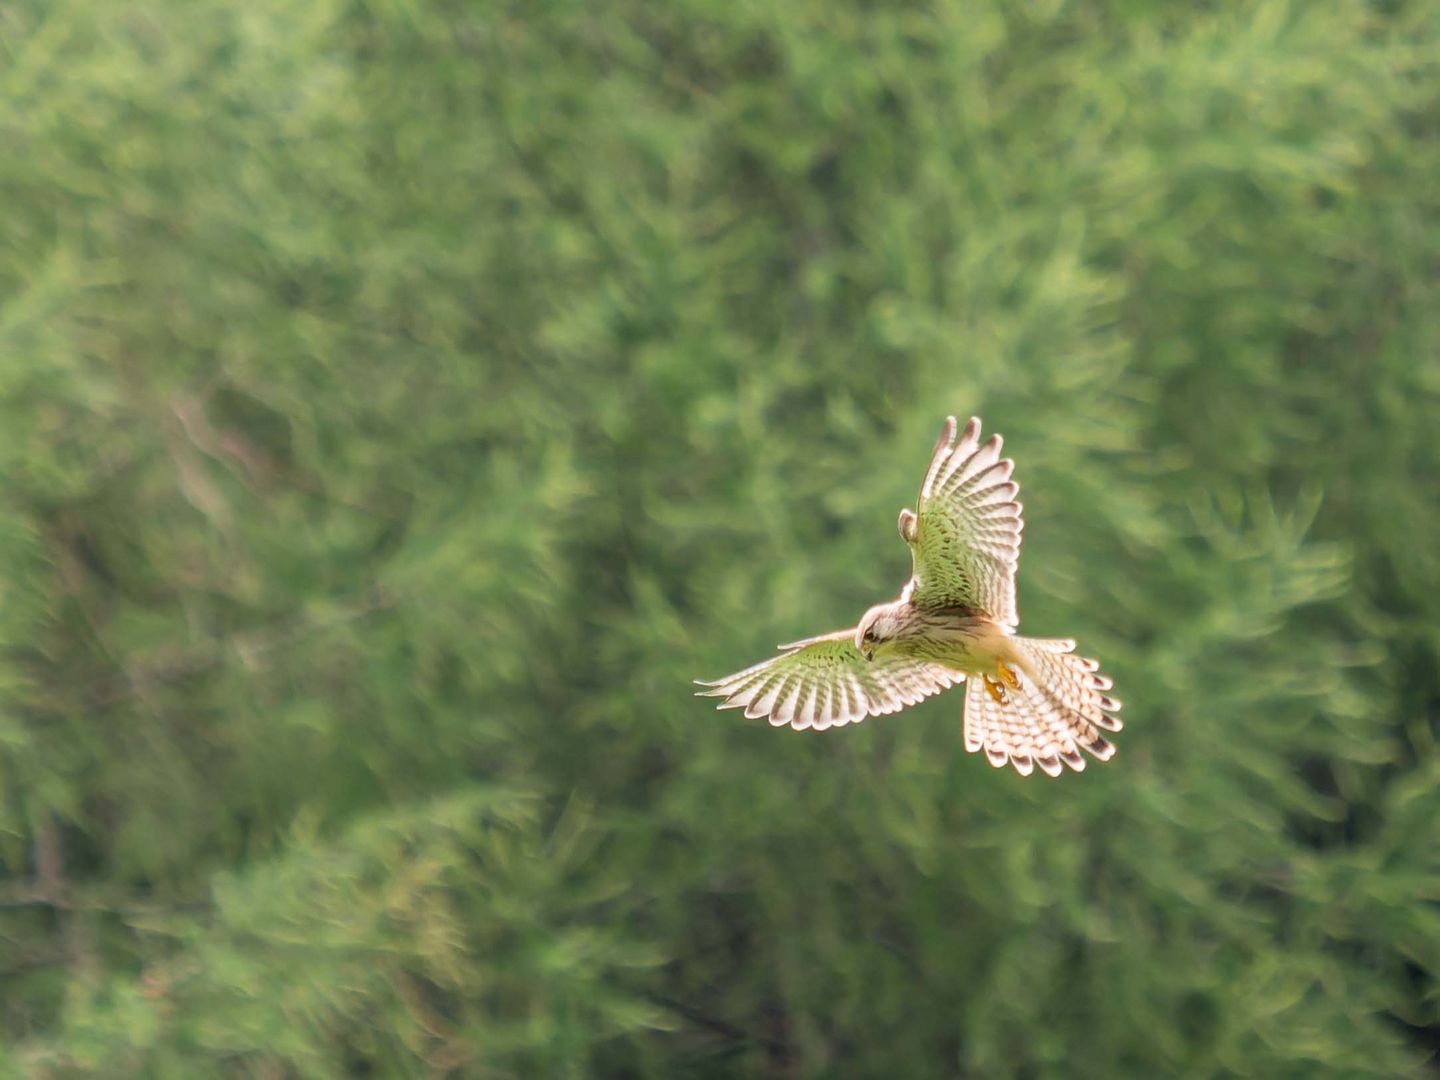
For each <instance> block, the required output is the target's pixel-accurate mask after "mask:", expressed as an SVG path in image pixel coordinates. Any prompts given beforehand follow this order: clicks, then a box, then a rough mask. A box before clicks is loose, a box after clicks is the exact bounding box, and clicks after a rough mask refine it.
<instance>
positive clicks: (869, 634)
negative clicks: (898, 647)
mask: <svg viewBox="0 0 1440 1080" xmlns="http://www.w3.org/2000/svg"><path fill="white" fill-rule="evenodd" d="M865 640H866V641H874V640H875V631H874V630H866V631H865Z"/></svg>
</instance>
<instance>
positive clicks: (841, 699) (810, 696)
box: [695, 628, 965, 731]
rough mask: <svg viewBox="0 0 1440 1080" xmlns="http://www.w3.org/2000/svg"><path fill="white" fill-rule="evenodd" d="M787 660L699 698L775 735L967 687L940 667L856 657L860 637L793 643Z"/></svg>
mask: <svg viewBox="0 0 1440 1080" xmlns="http://www.w3.org/2000/svg"><path fill="white" fill-rule="evenodd" d="M780 649H781V655H779V656H776V657H773V658H772V659H769V660H765V661H763V662H761V663H759V664H756V665H755V666H754V667H748V668H746V669H745V670H744V671H737V672H736V673H735V674H734V675H727V676H725V678H723V679H716V680H714V681H713V682H707V681H705V680H703V679H696V680H695V682H696V683H697V684H698V685H700V686H705V687H710V689H706V690H701V691H699V692H698V694H697V696H699V697H723V698H724V699H725V701H724V703H723V704H721V705H720V708H722V709H742V708H743V709H744V710H745V715H746V716H747V717H749V718H750V719H752V720H753V719H758V718H759V717H762V716H764V717H767V718H768V719H769V721H770V723H771V724H773V725H774V726H775V727H784V726H785V725H786V724H789V725H790V726H791V727H793V728H795V730H797V731H802V730H804V729H806V728H811V729H813V730H815V731H824V730H825V729H826V728H829V727H839V726H841V725H842V724H849V723H852V722H859V721H861V720H864V719H865V718H866V717H867V716H880V715H882V714H884V713H892V712H898V711H899V710H900V709H903V708H904V707H905V706H906V705H914V704H915V703H916V702H918V701H921V700H922V699H924V698H927V697H929V696H930V695H931V694H938V693H939V692H940V691H941V690H947V689H949V688H950V687H952V686H954V685H956V684H957V683H961V682H964V681H965V676H964V675H962V674H961V673H960V672H958V671H951V670H950V669H949V668H946V667H943V666H941V665H940V664H932V663H928V662H926V661H923V660H913V659H910V658H908V657H903V656H890V655H886V654H884V653H882V654H881V655H879V656H877V657H876V658H875V659H874V660H866V659H865V657H863V656H861V655H860V653H859V652H857V651H856V649H855V631H854V629H853V628H852V629H849V630H836V631H835V632H834V633H832V634H822V635H820V636H819V637H813V638H806V639H805V640H804V641H792V642H790V644H788V645H781V646H780Z"/></svg>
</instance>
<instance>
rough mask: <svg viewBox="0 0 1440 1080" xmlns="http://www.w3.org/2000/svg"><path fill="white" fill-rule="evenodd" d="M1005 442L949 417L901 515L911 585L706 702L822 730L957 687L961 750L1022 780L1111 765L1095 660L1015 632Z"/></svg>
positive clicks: (1105, 700)
mask: <svg viewBox="0 0 1440 1080" xmlns="http://www.w3.org/2000/svg"><path fill="white" fill-rule="evenodd" d="M1001 446H1002V440H1001V438H1000V436H999V435H992V436H990V438H989V439H987V440H986V441H985V442H981V441H980V421H979V419H978V418H975V417H972V418H971V420H970V422H969V423H968V424H966V425H965V429H964V430H963V431H958V425H957V424H956V423H955V417H953V416H951V417H947V418H946V420H945V427H944V428H943V429H942V430H941V432H940V438H939V440H938V441H937V442H936V443H935V451H934V453H933V454H932V455H931V457H930V468H929V469H927V470H926V472H925V481H924V483H922V484H921V485H920V496H919V500H918V501H917V503H916V508H915V509H914V510H901V511H900V523H899V524H900V535H901V536H902V537H903V538H904V539H905V542H906V543H907V544H909V545H910V555H911V560H912V569H911V574H910V580H909V581H907V582H906V583H905V587H904V588H903V589H901V590H900V596H899V599H896V600H892V601H891V602H889V603H887V604H876V605H875V606H874V607H872V608H871V609H870V610H869V611H867V612H865V614H864V616H863V617H862V618H861V619H860V622H859V624H858V625H856V626H853V627H850V628H848V629H845V630H836V631H834V632H833V633H829V634H821V635H820V636H819V637H812V638H805V639H804V640H803V641H792V642H790V643H789V644H787V645H781V646H780V655H779V656H776V657H772V658H771V659H769V660H765V661H762V662H761V663H759V664H756V665H755V666H753V667H748V668H746V669H745V670H744V671H737V672H736V673H735V674H734V675H727V676H725V678H723V679H715V680H710V681H707V680H704V679H697V680H696V683H697V685H699V686H703V687H706V689H704V690H701V691H699V692H698V693H699V695H700V696H705V697H719V698H724V699H725V700H724V701H723V702H722V703H721V704H720V706H719V707H720V708H722V709H744V710H745V716H746V717H748V718H750V719H758V718H760V717H765V718H766V719H768V720H769V721H770V723H771V724H772V725H774V726H775V727H785V726H787V725H788V726H789V727H792V728H794V729H795V730H797V731H825V730H828V729H830V728H835V727H843V726H844V725H846V724H850V723H858V722H859V721H861V720H864V719H865V718H866V717H867V716H881V715H884V714H887V713H893V712H898V711H899V710H901V709H903V708H905V707H906V706H907V705H914V704H916V703H917V702H919V701H921V700H923V699H924V698H927V697H930V696H931V695H932V694H938V693H940V691H942V690H948V689H949V688H950V687H952V686H955V685H958V684H960V683H965V749H966V750H968V751H970V752H972V753H973V752H976V751H979V750H984V751H985V756H986V758H988V759H989V761H990V764H991V765H994V766H996V767H997V768H1001V767H1003V766H1004V765H1005V764H1006V763H1007V762H1008V763H1009V764H1011V765H1013V766H1014V767H1015V769H1016V770H1017V771H1018V772H1019V773H1020V774H1021V775H1022V776H1029V775H1030V773H1031V772H1033V771H1034V769H1035V767H1036V766H1037V765H1038V766H1039V767H1040V769H1041V771H1042V772H1045V773H1046V774H1048V775H1050V776H1059V775H1060V774H1061V773H1062V772H1063V771H1064V769H1065V766H1069V767H1070V768H1072V769H1075V770H1076V771H1079V770H1081V769H1084V768H1085V757H1084V755H1082V753H1081V751H1082V750H1083V751H1085V753H1088V754H1090V755H1091V756H1092V757H1094V758H1096V759H1097V760H1100V761H1108V760H1109V759H1110V758H1111V756H1113V755H1114V753H1115V746H1114V744H1113V743H1111V742H1110V741H1109V740H1107V739H1106V738H1105V736H1104V735H1102V734H1101V733H1100V732H1101V730H1102V729H1103V730H1105V731H1119V730H1120V727H1121V724H1120V720H1119V719H1118V718H1117V717H1116V715H1115V714H1116V712H1118V711H1119V709H1120V702H1119V701H1117V700H1116V699H1115V698H1113V697H1111V696H1109V691H1110V688H1111V686H1112V685H1113V684H1112V682H1111V681H1110V679H1108V678H1106V677H1105V676H1104V675H1102V674H1100V665H1099V663H1098V662H1096V661H1094V660H1089V659H1086V658H1084V657H1081V656H1077V655H1076V654H1075V642H1074V641H1073V640H1071V639H1070V638H1031V637H1021V636H1019V635H1018V634H1016V633H1015V630H1016V627H1017V626H1018V625H1019V621H1020V618H1019V615H1018V614H1017V613H1016V611H1015V568H1016V563H1017V561H1018V560H1019V556H1020V530H1021V529H1022V528H1023V525H1024V523H1023V521H1022V519H1021V516H1020V504H1019V503H1018V502H1016V501H1015V496H1016V495H1017V494H1019V491H1020V487H1019V485H1018V484H1016V483H1015V481H1014V480H1012V479H1011V478H1010V477H1011V474H1012V473H1013V471H1014V469H1015V463H1014V462H1013V461H1011V460H1010V459H1009V458H1002V457H1001V456H1000V448H1001Z"/></svg>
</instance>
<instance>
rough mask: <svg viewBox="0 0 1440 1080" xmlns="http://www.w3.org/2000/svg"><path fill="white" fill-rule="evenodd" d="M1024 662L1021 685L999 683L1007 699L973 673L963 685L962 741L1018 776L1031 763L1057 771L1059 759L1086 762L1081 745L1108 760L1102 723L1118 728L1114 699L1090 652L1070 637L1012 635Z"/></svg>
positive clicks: (1111, 748) (1076, 765)
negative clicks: (996, 696)
mask: <svg viewBox="0 0 1440 1080" xmlns="http://www.w3.org/2000/svg"><path fill="white" fill-rule="evenodd" d="M1013 640H1014V643H1015V644H1016V645H1017V646H1019V647H1020V648H1021V649H1022V650H1023V651H1024V655H1025V659H1026V661H1027V662H1028V663H1027V664H1025V665H1023V667H1024V668H1025V670H1022V671H1020V672H1019V673H1018V674H1019V677H1020V688H1019V689H1018V690H1014V689H1011V688H1010V687H1008V686H1007V687H1005V698H1006V702H1005V704H1003V705H1002V704H1000V703H999V702H997V701H995V699H994V698H992V697H991V696H990V693H989V691H988V690H986V688H985V684H984V680H982V679H978V678H971V679H969V680H968V681H967V683H966V690H965V749H966V750H969V751H972V752H974V751H979V750H984V751H985V756H986V758H988V759H989V761H990V764H991V765H994V766H995V767H996V768H1000V767H1003V766H1004V765H1005V764H1006V762H1009V763H1010V764H1011V765H1013V766H1015V769H1016V771H1017V772H1019V773H1020V774H1021V775H1022V776H1029V775H1030V773H1031V772H1032V771H1033V770H1034V768H1035V766H1037V765H1038V766H1040V769H1041V770H1042V771H1043V772H1045V773H1047V774H1048V775H1050V776H1059V775H1060V774H1061V773H1062V772H1063V771H1064V767H1065V766H1067V765H1068V766H1069V767H1070V768H1072V769H1074V770H1076V771H1077V772H1078V771H1080V770H1081V769H1084V768H1085V758H1084V756H1083V755H1082V754H1081V753H1080V751H1082V750H1084V751H1085V752H1086V753H1088V754H1090V755H1091V756H1092V757H1094V758H1096V759H1097V760H1099V761H1108V760H1109V759H1110V758H1111V756H1113V755H1114V753H1115V745H1114V744H1113V743H1111V742H1110V741H1109V740H1108V739H1106V738H1105V737H1104V736H1103V735H1102V734H1100V729H1101V728H1103V729H1105V730H1106V731H1119V730H1120V728H1121V726H1122V725H1121V723H1120V719H1119V717H1117V716H1116V715H1115V713H1116V712H1118V711H1119V709H1120V702H1119V701H1117V700H1116V699H1115V698H1113V697H1111V696H1110V695H1109V690H1110V687H1111V686H1112V685H1113V684H1112V683H1111V681H1110V679H1108V678H1107V677H1106V676H1104V675H1101V674H1100V665H1099V663H1098V662H1097V661H1095V660H1090V659H1087V658H1085V657H1083V656H1076V655H1075V653H1074V649H1075V642H1074V641H1072V640H1070V639H1069V638H1024V637H1017V638H1014V639H1013Z"/></svg>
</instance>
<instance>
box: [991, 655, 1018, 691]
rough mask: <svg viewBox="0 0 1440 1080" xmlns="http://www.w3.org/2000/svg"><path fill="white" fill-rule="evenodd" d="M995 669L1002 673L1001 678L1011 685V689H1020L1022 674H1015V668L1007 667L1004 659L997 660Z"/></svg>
mask: <svg viewBox="0 0 1440 1080" xmlns="http://www.w3.org/2000/svg"><path fill="white" fill-rule="evenodd" d="M995 670H996V671H998V672H999V673H1000V678H1001V679H1003V680H1004V681H1005V682H1006V683H1007V684H1008V685H1009V687H1010V689H1011V690H1019V689H1020V676H1019V675H1017V674H1015V669H1014V668H1011V667H1007V666H1006V664H1005V661H1004V660H996V661H995Z"/></svg>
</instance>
